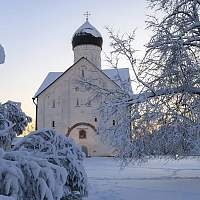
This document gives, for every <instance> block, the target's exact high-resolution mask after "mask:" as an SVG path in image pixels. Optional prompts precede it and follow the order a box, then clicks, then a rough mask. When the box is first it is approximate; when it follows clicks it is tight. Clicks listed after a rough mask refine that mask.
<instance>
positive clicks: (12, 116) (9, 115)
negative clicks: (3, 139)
mask: <svg viewBox="0 0 200 200" xmlns="http://www.w3.org/2000/svg"><path fill="white" fill-rule="evenodd" d="M0 114H1V115H3V116H4V118H5V119H6V120H8V121H10V122H12V123H13V131H15V132H16V134H17V135H20V134H21V133H22V132H23V131H24V130H25V128H26V126H27V125H28V123H30V122H31V121H32V119H31V117H29V116H27V115H26V114H25V113H24V112H23V111H22V109H21V103H19V102H14V101H7V102H6V103H3V104H0Z"/></svg>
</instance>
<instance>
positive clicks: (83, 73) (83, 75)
mask: <svg viewBox="0 0 200 200" xmlns="http://www.w3.org/2000/svg"><path fill="white" fill-rule="evenodd" d="M82 77H83V78H84V77H85V72H84V69H82Z"/></svg>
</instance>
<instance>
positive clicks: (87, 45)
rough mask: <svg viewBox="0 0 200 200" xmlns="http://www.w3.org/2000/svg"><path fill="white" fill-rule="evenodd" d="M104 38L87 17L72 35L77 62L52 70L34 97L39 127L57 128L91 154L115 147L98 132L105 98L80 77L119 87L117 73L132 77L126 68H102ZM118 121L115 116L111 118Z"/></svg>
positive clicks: (122, 76) (123, 76) (125, 78)
mask: <svg viewBox="0 0 200 200" xmlns="http://www.w3.org/2000/svg"><path fill="white" fill-rule="evenodd" d="M102 44H103V38H102V36H101V34H100V33H99V31H98V30H97V29H96V28H95V27H93V26H92V25H91V24H90V23H89V22H88V20H86V22H85V23H84V24H83V25H82V26H81V27H80V28H78V29H77V31H76V32H75V33H74V35H73V38H72V47H73V51H74V64H73V65H72V66H71V67H69V68H68V69H67V70H66V71H65V72H50V73H48V75H47V77H46V78H45V80H44V81H43V83H42V84H41V86H40V87H39V89H38V91H37V92H36V94H35V95H34V97H33V101H34V103H35V105H36V129H41V128H54V129H56V130H57V131H58V132H61V133H63V134H65V135H66V136H69V137H72V138H73V139H74V140H75V141H76V142H77V143H78V144H80V145H81V146H82V149H83V151H85V153H86V155H88V156H110V155H112V151H113V150H112V149H111V148H110V147H109V146H107V145H105V144H103V142H102V141H101V139H100V137H99V135H98V131H97V129H98V127H99V114H98V111H97V109H98V108H99V106H100V105H101V103H102V102H103V97H102V96H101V95H99V96H96V95H95V94H94V91H93V90H92V89H91V88H88V87H82V85H81V82H80V80H83V79H87V80H90V81H92V82H94V85H98V87H100V88H106V89H112V90H114V89H119V87H120V85H119V84H118V82H117V80H115V79H116V77H117V75H118V73H119V74H120V76H121V78H122V80H124V81H130V80H129V70H128V69H127V68H123V69H119V70H118V71H117V72H116V71H115V70H114V69H107V70H102V68H101V50H102ZM111 125H115V119H111Z"/></svg>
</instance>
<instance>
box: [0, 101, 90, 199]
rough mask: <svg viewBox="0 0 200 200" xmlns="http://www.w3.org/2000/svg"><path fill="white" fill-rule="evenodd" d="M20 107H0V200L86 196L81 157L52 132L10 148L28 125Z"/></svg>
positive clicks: (71, 143)
mask: <svg viewBox="0 0 200 200" xmlns="http://www.w3.org/2000/svg"><path fill="white" fill-rule="evenodd" d="M20 106H21V105H20V103H16V102H11V101H8V102H7V103H5V104H0V197H2V198H4V199H15V200H26V199H27V200H29V199H31V200H72V199H80V198H81V197H83V196H86V195H87V176H86V173H85V170H84V168H83V165H82V161H83V158H84V154H83V153H82V151H81V149H80V148H79V147H78V146H77V145H76V144H75V143H74V141H73V140H72V139H70V138H67V137H65V136H64V135H61V134H59V133H56V132H55V131H54V130H48V129H44V130H41V131H36V132H32V133H30V135H28V136H26V137H24V138H22V139H21V140H20V141H19V142H18V143H17V144H16V145H15V146H14V147H12V148H11V144H12V141H13V139H14V138H15V137H16V134H21V133H22V132H23V131H24V129H25V128H26V126H27V124H28V123H29V122H30V121H31V118H30V117H28V116H27V115H26V114H25V113H23V112H22V110H21V107H20Z"/></svg>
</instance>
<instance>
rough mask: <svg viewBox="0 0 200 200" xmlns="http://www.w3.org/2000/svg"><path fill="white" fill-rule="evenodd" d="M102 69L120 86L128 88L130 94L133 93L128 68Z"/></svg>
mask: <svg viewBox="0 0 200 200" xmlns="http://www.w3.org/2000/svg"><path fill="white" fill-rule="evenodd" d="M102 71H103V72H104V73H105V74H106V75H107V76H108V77H109V78H110V79H111V80H113V81H114V82H115V83H117V84H118V85H119V86H120V87H122V88H123V89H126V90H127V91H128V92H129V94H133V91H132V87H131V81H130V74H129V69H128V68H118V69H104V70H102Z"/></svg>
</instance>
